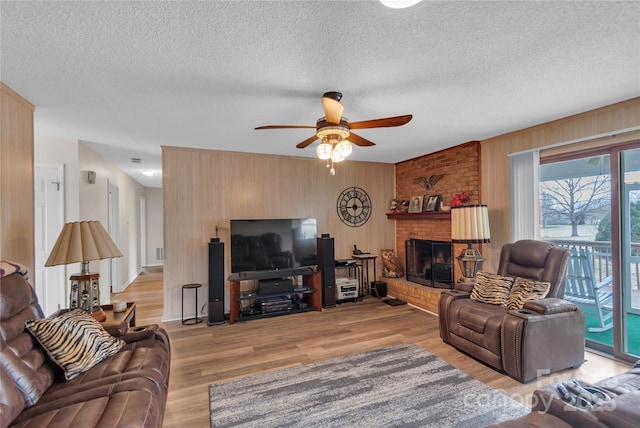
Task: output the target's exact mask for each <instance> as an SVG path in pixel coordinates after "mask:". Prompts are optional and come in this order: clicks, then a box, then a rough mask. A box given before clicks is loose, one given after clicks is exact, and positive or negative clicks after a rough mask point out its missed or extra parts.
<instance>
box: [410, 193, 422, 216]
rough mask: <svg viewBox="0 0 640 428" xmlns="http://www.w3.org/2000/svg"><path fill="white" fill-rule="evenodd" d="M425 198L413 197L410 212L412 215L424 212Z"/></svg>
mask: <svg viewBox="0 0 640 428" xmlns="http://www.w3.org/2000/svg"><path fill="white" fill-rule="evenodd" d="M423 198H424V196H413V197H412V198H411V202H410V203H409V212H410V213H421V212H422V202H423Z"/></svg>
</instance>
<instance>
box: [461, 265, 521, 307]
mask: <svg viewBox="0 0 640 428" xmlns="http://www.w3.org/2000/svg"><path fill="white" fill-rule="evenodd" d="M512 285H513V278H511V277H510V276H500V275H496V274H493V273H488V272H478V274H477V275H476V282H475V283H474V285H473V290H472V291H471V298H472V299H473V300H477V301H479V302H482V303H489V304H491V305H502V304H503V303H504V302H506V301H507V299H508V298H509V292H510V291H511V286H512Z"/></svg>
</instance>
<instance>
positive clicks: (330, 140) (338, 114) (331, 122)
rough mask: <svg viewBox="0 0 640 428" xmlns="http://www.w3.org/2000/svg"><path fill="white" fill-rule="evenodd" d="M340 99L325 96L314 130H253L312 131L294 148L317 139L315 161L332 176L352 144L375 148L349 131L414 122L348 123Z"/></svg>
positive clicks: (401, 119) (406, 119) (399, 118)
mask: <svg viewBox="0 0 640 428" xmlns="http://www.w3.org/2000/svg"><path fill="white" fill-rule="evenodd" d="M341 99H342V93H340V92H335V91H331V92H325V94H324V95H323V96H322V108H323V109H324V117H321V118H320V119H318V120H317V121H316V126H311V125H267V126H259V127H257V128H256V129H283V128H311V129H313V128H315V130H316V133H315V135H313V136H312V137H309V138H307V139H306V140H304V141H302V142H300V143H298V144H297V145H296V147H297V148H299V149H304V148H305V147H307V146H309V145H310V144H311V143H313V142H314V141H316V140H317V139H320V140H321V142H320V144H319V145H318V148H317V154H318V157H319V158H320V159H323V160H326V161H327V167H331V171H330V172H331V175H334V174H335V169H334V168H333V163H334V162H341V161H343V160H344V159H345V158H346V157H347V156H349V155H350V154H351V150H352V147H351V144H355V145H356V146H360V147H367V146H375V143H373V142H372V141H369V140H367V139H366V138H363V137H361V136H359V135H357V134H354V133H353V132H351V130H352V129H368V128H389V127H392V126H402V125H405V124H406V123H408V122H409V121H410V120H411V119H412V118H413V115H410V114H407V115H404V116H394V117H385V118H381V119H372V120H363V121H360V122H349V120H348V119H347V118H346V117H342V112H343V110H344V106H343V105H342V104H340V100H341ZM329 161H331V164H329Z"/></svg>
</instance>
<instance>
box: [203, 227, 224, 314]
mask: <svg viewBox="0 0 640 428" xmlns="http://www.w3.org/2000/svg"><path fill="white" fill-rule="evenodd" d="M207 309H208V311H207V312H208V314H209V316H208V318H207V325H216V324H223V323H224V243H223V242H220V239H219V238H211V242H209V303H208V308H207Z"/></svg>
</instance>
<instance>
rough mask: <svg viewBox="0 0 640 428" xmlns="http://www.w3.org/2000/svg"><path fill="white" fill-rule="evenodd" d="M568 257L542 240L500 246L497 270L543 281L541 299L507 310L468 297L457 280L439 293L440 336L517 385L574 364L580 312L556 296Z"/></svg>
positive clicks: (579, 350) (579, 355)
mask: <svg viewBox="0 0 640 428" xmlns="http://www.w3.org/2000/svg"><path fill="white" fill-rule="evenodd" d="M569 255H570V251H569V250H568V249H565V248H560V247H555V246H554V245H553V244H551V243H549V242H544V241H535V240H522V241H517V242H515V243H512V244H506V245H505V246H504V247H502V253H501V254H500V264H499V266H498V272H497V273H498V274H499V275H502V276H510V277H513V278H517V277H523V278H529V279H534V280H536V281H541V282H549V283H550V284H551V287H550V289H549V293H548V294H547V297H546V298H544V299H539V300H531V301H528V302H526V303H525V304H524V307H523V309H521V310H509V309H507V308H504V307H502V306H499V305H491V304H488V303H482V302H479V301H477V300H473V299H471V298H470V295H471V291H472V290H473V283H457V284H455V289H454V290H446V291H443V292H442V294H441V295H440V301H439V312H438V313H439V315H438V317H439V322H440V336H441V337H442V340H444V341H445V342H446V343H448V344H450V345H452V346H455V347H456V348H457V349H459V350H461V351H463V352H465V353H467V354H469V355H471V356H473V357H475V358H477V359H478V360H481V361H483V362H485V363H486V364H488V365H490V366H492V367H494V368H496V369H497V370H500V371H503V372H504V373H506V374H507V375H509V376H511V377H512V378H514V379H516V380H518V381H520V382H522V383H526V382H529V381H531V380H533V379H536V378H537V377H539V376H541V375H544V374H548V373H551V372H555V371H558V370H562V369H566V368H569V367H572V368H575V367H579V366H580V365H581V364H582V362H583V361H584V346H585V344H584V313H583V312H582V311H581V310H580V309H579V308H578V307H577V306H576V305H574V304H572V303H569V302H567V301H566V300H563V299H562V297H563V295H564V286H565V279H566V275H567V263H568V259H569Z"/></svg>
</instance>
